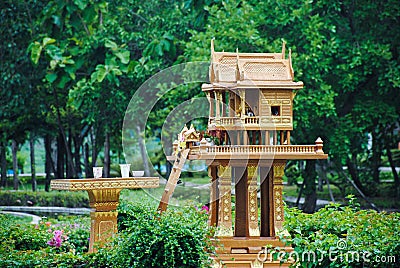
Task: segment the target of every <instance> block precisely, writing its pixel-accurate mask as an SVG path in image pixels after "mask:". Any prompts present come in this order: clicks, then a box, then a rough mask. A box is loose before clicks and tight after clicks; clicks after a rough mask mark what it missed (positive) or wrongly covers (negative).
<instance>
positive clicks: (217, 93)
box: [215, 91, 221, 118]
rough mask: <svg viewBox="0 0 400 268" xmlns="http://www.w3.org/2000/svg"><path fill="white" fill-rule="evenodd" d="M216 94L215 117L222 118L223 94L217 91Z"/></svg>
mask: <svg viewBox="0 0 400 268" xmlns="http://www.w3.org/2000/svg"><path fill="white" fill-rule="evenodd" d="M215 94H216V98H215V100H216V101H215V106H216V107H215V117H217V118H220V116H221V115H220V112H221V108H220V104H221V102H220V100H221V92H219V91H215Z"/></svg>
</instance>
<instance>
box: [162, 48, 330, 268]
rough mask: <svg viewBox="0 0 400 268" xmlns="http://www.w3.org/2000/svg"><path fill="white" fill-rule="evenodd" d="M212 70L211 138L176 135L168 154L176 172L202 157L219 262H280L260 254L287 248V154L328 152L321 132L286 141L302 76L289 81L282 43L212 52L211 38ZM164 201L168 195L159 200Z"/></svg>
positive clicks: (224, 264)
mask: <svg viewBox="0 0 400 268" xmlns="http://www.w3.org/2000/svg"><path fill="white" fill-rule="evenodd" d="M209 72H210V73H209V78H210V83H207V84H203V85H202V90H203V92H205V94H206V96H207V98H208V100H209V103H210V110H209V120H208V133H209V135H210V138H211V140H209V141H207V140H206V139H202V140H201V141H200V142H199V143H197V144H198V145H194V144H193V143H192V142H188V143H187V144H188V145H187V146H186V147H184V148H182V145H181V144H180V143H178V142H177V141H176V142H175V143H174V150H176V151H178V150H180V151H182V152H183V153H180V154H179V155H174V156H170V157H168V159H170V160H175V164H174V168H175V169H174V170H176V173H175V175H174V176H178V177H179V175H180V169H181V168H182V167H183V164H182V163H184V162H185V160H186V159H189V160H195V159H200V160H206V162H207V165H208V173H209V176H210V179H211V193H210V210H209V217H210V218H209V223H210V225H212V226H215V227H217V233H216V238H217V239H218V241H219V243H218V248H217V252H216V253H217V255H216V257H215V261H216V267H274V266H275V265H276V267H279V265H280V264H279V261H274V262H264V261H261V260H259V258H257V256H258V254H259V253H260V251H261V250H262V249H263V247H265V246H267V245H270V246H272V247H276V246H278V247H280V248H281V249H285V250H287V251H290V250H292V248H291V247H290V245H285V244H284V243H283V242H281V241H280V240H279V238H278V236H277V234H279V233H284V230H283V221H284V211H283V210H284V207H283V205H284V204H283V197H282V189H283V176H284V171H285V165H286V161H287V160H290V159H294V160H296V159H299V160H300V159H326V158H327V157H328V155H327V154H325V153H324V152H323V150H322V147H323V143H322V140H321V139H320V138H318V139H317V140H316V141H315V144H312V145H292V144H291V141H290V137H291V132H292V131H293V99H294V97H295V94H296V91H297V90H299V89H301V88H303V83H302V82H294V72H293V69H292V60H291V51H290V50H289V52H288V58H286V51H285V43H283V45H282V51H281V52H279V53H239V52H238V51H236V52H216V51H214V43H213V41H212V42H211V65H210V69H209ZM192 133H193V131H192ZM196 138H198V136H196ZM180 142H182V141H180ZM167 186H168V184H167ZM166 192H167V193H169V194H172V193H171V192H173V189H172V191H171V188H168V190H166ZM163 202H164V203H163ZM165 203H168V199H164V200H162V202H161V203H160V206H161V205H162V204H164V205H165ZM164 208H165V206H164ZM233 212H234V213H233Z"/></svg>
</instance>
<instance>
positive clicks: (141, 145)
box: [136, 125, 150, 177]
mask: <svg viewBox="0 0 400 268" xmlns="http://www.w3.org/2000/svg"><path fill="white" fill-rule="evenodd" d="M136 133H137V135H138V143H139V148H140V155H141V156H142V160H143V168H144V175H145V176H146V177H150V168H149V160H148V158H147V153H146V146H145V145H144V139H143V136H144V132H143V131H142V129H141V127H140V126H139V125H137V126H136Z"/></svg>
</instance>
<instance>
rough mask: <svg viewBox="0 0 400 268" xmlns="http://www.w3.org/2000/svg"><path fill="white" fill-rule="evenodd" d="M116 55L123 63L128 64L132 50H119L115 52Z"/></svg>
mask: <svg viewBox="0 0 400 268" xmlns="http://www.w3.org/2000/svg"><path fill="white" fill-rule="evenodd" d="M115 56H117V57H118V58H119V59H120V60H121V62H122V63H123V64H128V63H129V57H130V52H129V51H127V50H125V51H118V52H116V53H115Z"/></svg>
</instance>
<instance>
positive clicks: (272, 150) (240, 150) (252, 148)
mask: <svg viewBox="0 0 400 268" xmlns="http://www.w3.org/2000/svg"><path fill="white" fill-rule="evenodd" d="M196 147H200V146H195V147H192V149H195V148H196ZM196 149H197V148H196ZM196 149H195V150H193V152H194V153H199V152H200V153H202V154H280V153H283V154H290V153H312V154H315V153H316V152H317V145H223V146H215V145H214V146H205V147H203V148H199V149H198V150H196Z"/></svg>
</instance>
